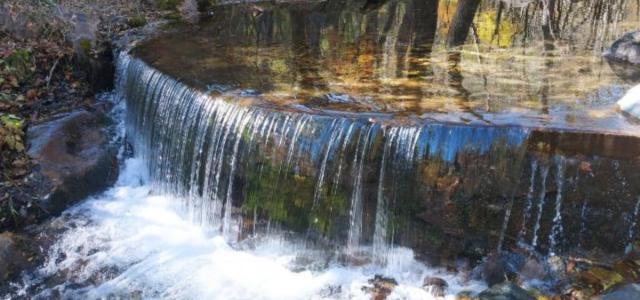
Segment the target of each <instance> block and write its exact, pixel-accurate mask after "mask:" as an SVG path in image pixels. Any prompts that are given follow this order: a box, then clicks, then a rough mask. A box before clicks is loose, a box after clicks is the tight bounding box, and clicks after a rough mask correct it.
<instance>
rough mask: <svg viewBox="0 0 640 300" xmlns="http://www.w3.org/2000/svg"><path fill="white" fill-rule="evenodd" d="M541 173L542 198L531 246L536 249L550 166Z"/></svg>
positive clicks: (543, 168) (544, 167)
mask: <svg viewBox="0 0 640 300" xmlns="http://www.w3.org/2000/svg"><path fill="white" fill-rule="evenodd" d="M541 172H542V173H541V178H542V179H541V182H540V198H539V199H538V214H537V216H536V223H535V225H534V227H533V238H532V239H531V246H533V247H534V248H535V247H536V246H537V245H538V231H539V230H540V220H541V219H542V209H543V208H544V202H545V198H546V196H547V195H546V194H547V175H548V174H549V166H543V167H542V170H541Z"/></svg>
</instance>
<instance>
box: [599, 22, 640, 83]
mask: <svg viewBox="0 0 640 300" xmlns="http://www.w3.org/2000/svg"><path fill="white" fill-rule="evenodd" d="M604 57H605V58H606V59H607V61H608V62H609V65H610V66H611V68H612V69H613V70H614V72H615V73H616V74H617V75H618V76H620V77H621V78H623V79H627V80H637V79H639V78H640V31H634V32H629V33H627V34H625V35H623V36H622V37H621V38H620V39H618V40H617V41H615V42H614V43H613V45H611V48H609V49H608V50H607V51H605V53H604Z"/></svg>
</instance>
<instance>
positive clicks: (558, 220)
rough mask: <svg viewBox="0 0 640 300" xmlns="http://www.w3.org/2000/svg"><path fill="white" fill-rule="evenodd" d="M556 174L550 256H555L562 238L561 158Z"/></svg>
mask: <svg viewBox="0 0 640 300" xmlns="http://www.w3.org/2000/svg"><path fill="white" fill-rule="evenodd" d="M557 166H558V169H557V172H556V189H557V191H556V203H555V206H554V207H555V215H554V217H553V227H552V228H551V234H550V235H549V255H552V256H553V255H555V254H556V251H557V250H558V249H557V247H558V242H559V241H558V239H561V238H562V212H561V210H562V188H563V187H564V159H563V158H560V159H559V161H558V162H557Z"/></svg>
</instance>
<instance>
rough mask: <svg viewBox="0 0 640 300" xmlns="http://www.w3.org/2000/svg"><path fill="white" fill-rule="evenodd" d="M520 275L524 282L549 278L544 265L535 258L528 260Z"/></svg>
mask: <svg viewBox="0 0 640 300" xmlns="http://www.w3.org/2000/svg"><path fill="white" fill-rule="evenodd" d="M518 273H519V274H520V277H521V278H522V279H524V280H542V279H544V278H545V277H546V276H547V272H546V270H545V268H544V265H542V264H541V263H540V262H539V261H538V260H536V259H534V258H527V259H526V261H525V263H524V266H522V269H521V270H520V272H518Z"/></svg>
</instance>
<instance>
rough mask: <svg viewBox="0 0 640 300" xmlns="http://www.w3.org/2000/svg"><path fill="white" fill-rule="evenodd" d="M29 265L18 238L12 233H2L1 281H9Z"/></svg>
mask: <svg viewBox="0 0 640 300" xmlns="http://www.w3.org/2000/svg"><path fill="white" fill-rule="evenodd" d="M27 264H28V261H27V258H26V257H25V255H24V253H22V252H21V251H20V249H19V247H18V242H17V237H16V236H15V235H14V234H13V233H11V232H3V233H0V280H1V281H7V280H9V279H10V278H11V277H13V276H15V275H17V274H19V273H20V271H21V270H23V269H24V268H25V266H26V265H27Z"/></svg>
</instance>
